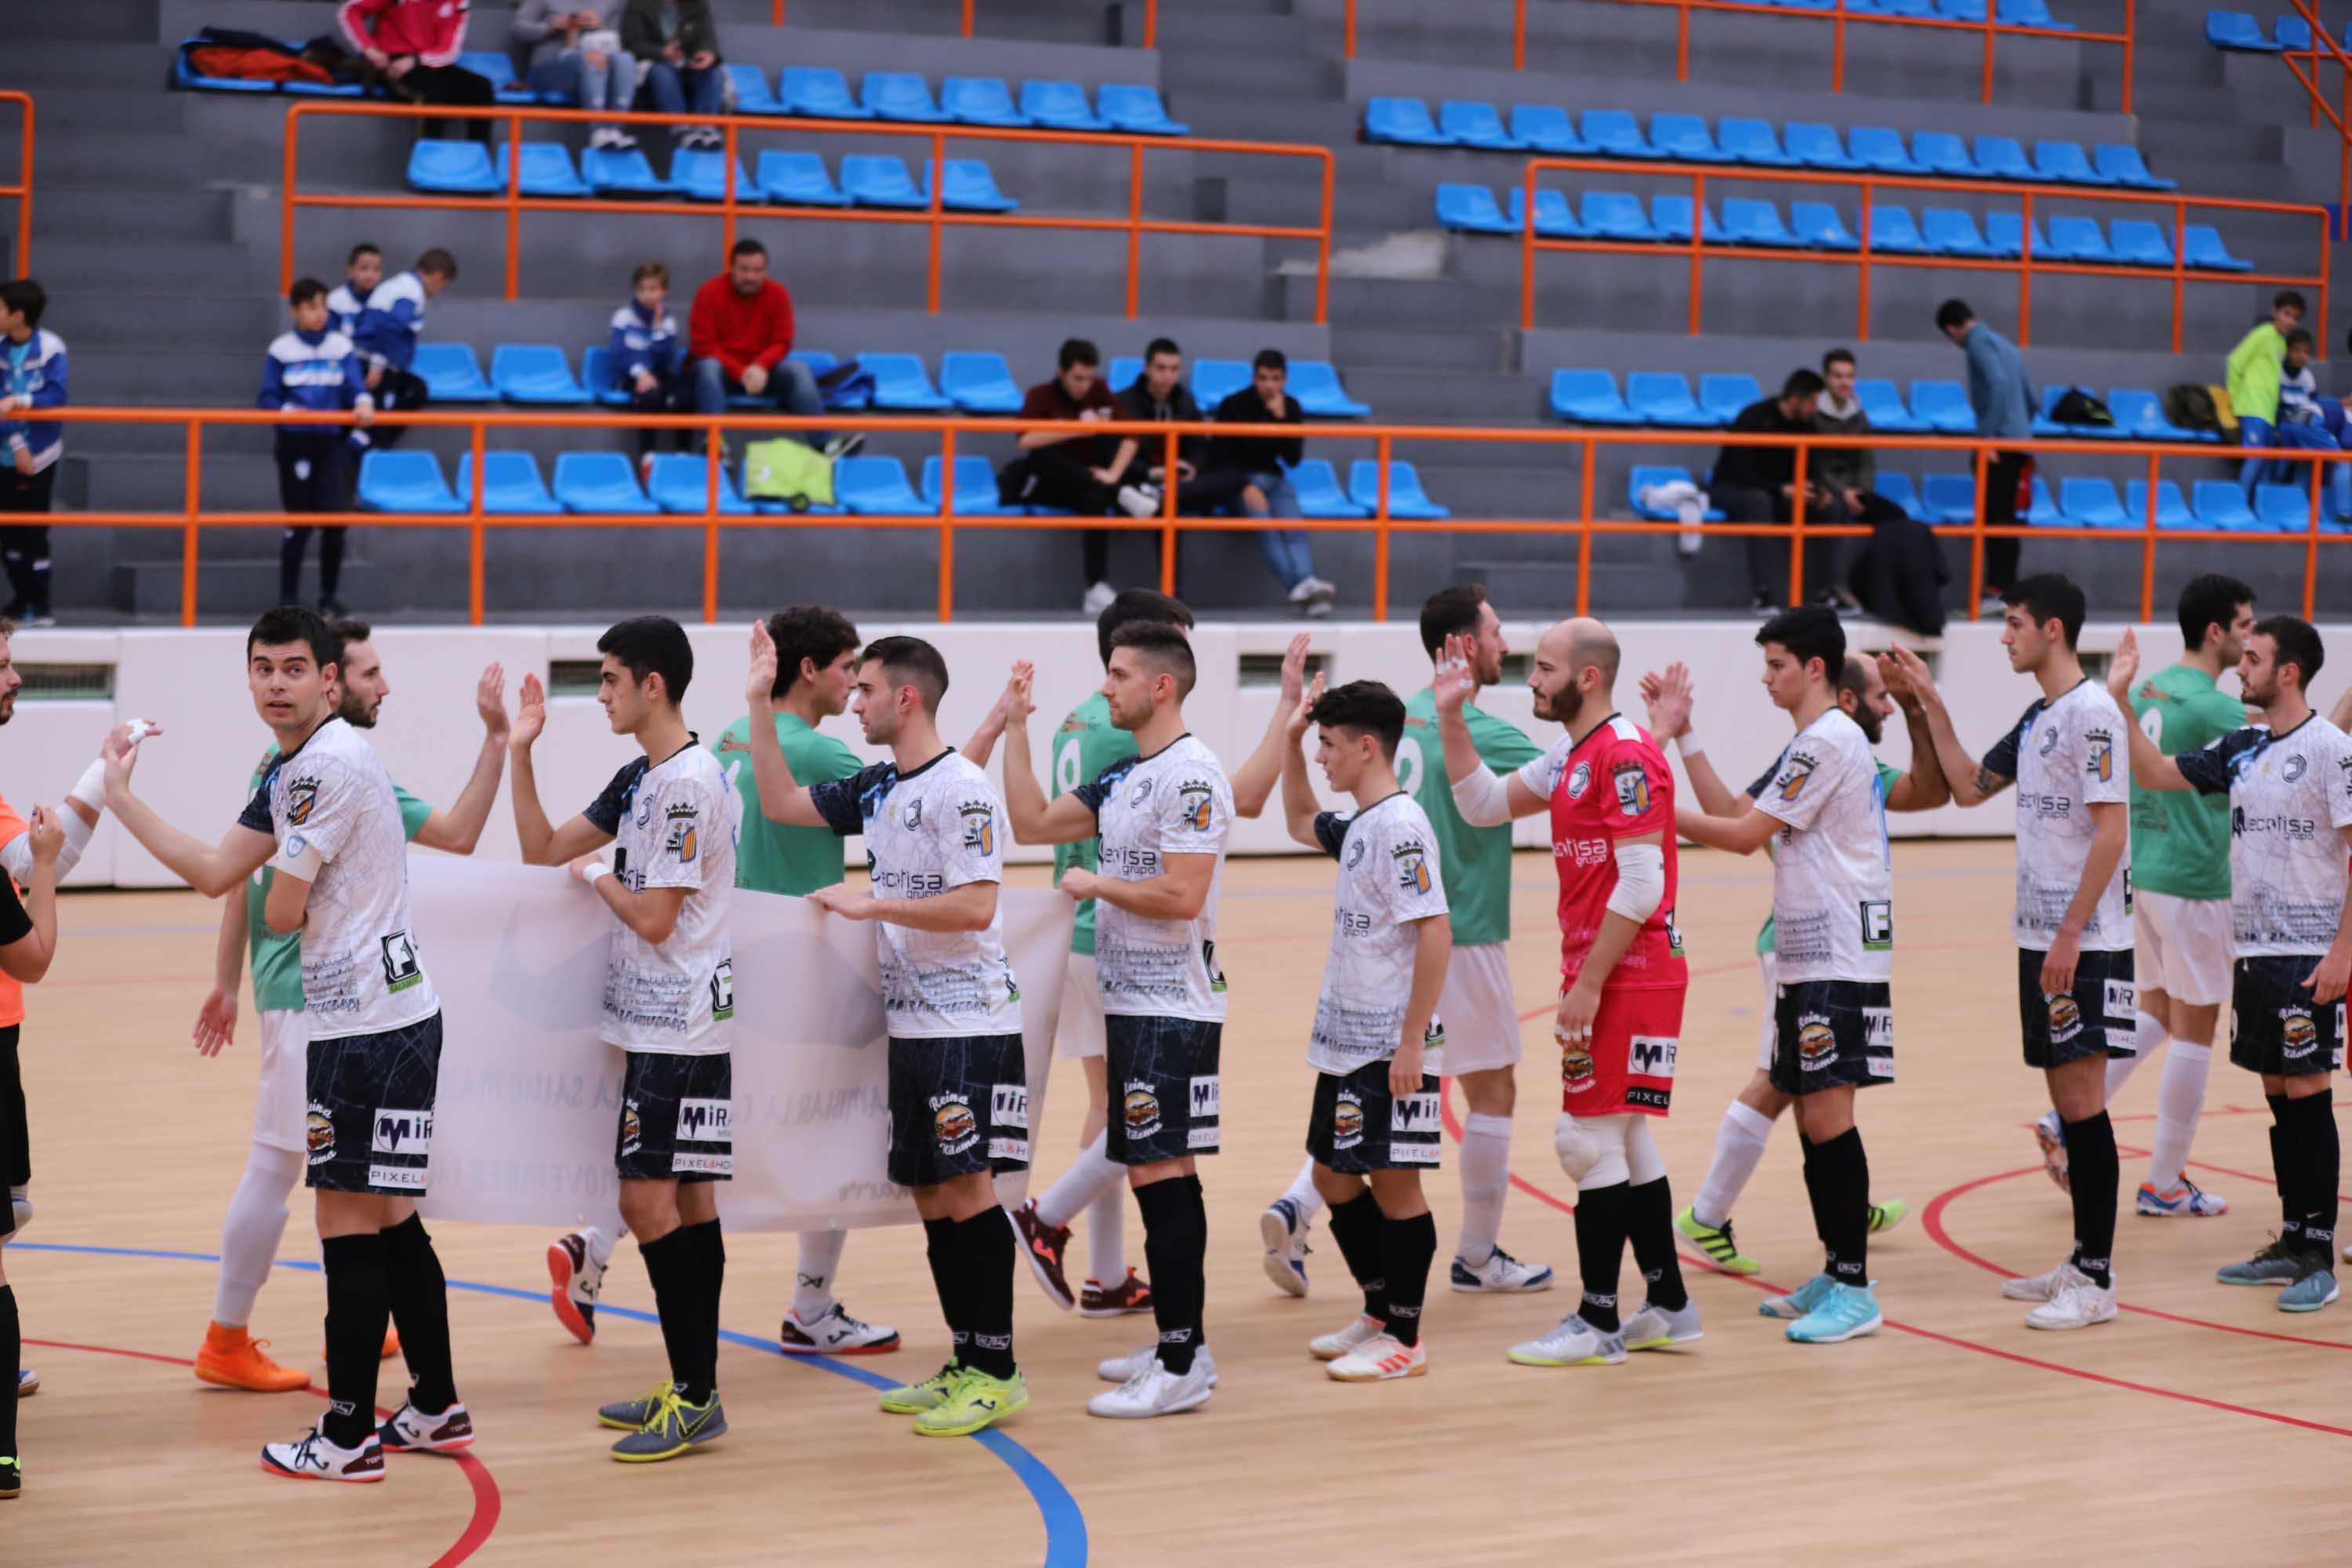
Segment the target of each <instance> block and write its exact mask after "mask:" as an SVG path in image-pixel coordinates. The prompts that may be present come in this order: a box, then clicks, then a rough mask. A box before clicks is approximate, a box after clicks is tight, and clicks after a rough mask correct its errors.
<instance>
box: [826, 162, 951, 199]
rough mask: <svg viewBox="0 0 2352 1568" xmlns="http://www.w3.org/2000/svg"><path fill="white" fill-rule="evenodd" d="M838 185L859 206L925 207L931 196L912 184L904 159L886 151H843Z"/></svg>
mask: <svg viewBox="0 0 2352 1568" xmlns="http://www.w3.org/2000/svg"><path fill="white" fill-rule="evenodd" d="M841 189H842V192H843V194H844V195H846V196H848V197H849V199H850V200H851V201H853V202H855V203H856V204H857V205H859V206H862V207H927V206H929V205H931V200H930V198H929V196H927V195H924V194H923V193H922V192H920V191H919V190H917V189H916V188H915V182H914V180H913V178H912V177H911V176H910V175H908V173H907V163H906V160H904V159H903V158H897V157H893V156H891V155H890V154H889V153H844V154H842V159H841Z"/></svg>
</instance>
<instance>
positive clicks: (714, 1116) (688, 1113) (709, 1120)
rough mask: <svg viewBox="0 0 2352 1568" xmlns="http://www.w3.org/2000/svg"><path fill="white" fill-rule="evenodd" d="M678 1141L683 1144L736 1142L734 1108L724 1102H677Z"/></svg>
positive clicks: (727, 1102)
mask: <svg viewBox="0 0 2352 1568" xmlns="http://www.w3.org/2000/svg"><path fill="white" fill-rule="evenodd" d="M677 1141H678V1142H681V1143H731V1142H734V1141H735V1113H734V1108H733V1106H732V1105H731V1104H730V1102H729V1101H727V1100H679V1101H678V1102H677Z"/></svg>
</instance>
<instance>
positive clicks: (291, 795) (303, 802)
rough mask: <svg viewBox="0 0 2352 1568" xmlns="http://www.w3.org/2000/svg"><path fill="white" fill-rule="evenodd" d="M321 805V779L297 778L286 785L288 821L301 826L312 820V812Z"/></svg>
mask: <svg viewBox="0 0 2352 1568" xmlns="http://www.w3.org/2000/svg"><path fill="white" fill-rule="evenodd" d="M318 805H319V781H318V780H317V779H296V780H295V781H294V782H293V783H292V784H288V785H287V786H286V821H287V823H288V825H289V826H294V827H299V826H302V825H303V824H304V823H306V822H308V821H310V813H311V812H313V811H315V810H317V809H318Z"/></svg>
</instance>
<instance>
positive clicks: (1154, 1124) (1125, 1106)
mask: <svg viewBox="0 0 2352 1568" xmlns="http://www.w3.org/2000/svg"><path fill="white" fill-rule="evenodd" d="M1118 1117H1119V1121H1120V1123H1121V1124H1122V1125H1123V1126H1125V1127H1126V1129H1127V1135H1128V1136H1129V1138H1149V1137H1150V1136H1151V1135H1152V1134H1153V1133H1155V1132H1157V1131H1160V1096H1159V1095H1158V1094H1157V1093H1155V1092H1154V1091H1153V1090H1152V1088H1151V1086H1150V1084H1149V1083H1146V1082H1144V1081H1142V1080H1141V1079H1129V1080H1128V1085H1127V1096H1126V1098H1125V1099H1124V1100H1120V1101H1119V1106H1118Z"/></svg>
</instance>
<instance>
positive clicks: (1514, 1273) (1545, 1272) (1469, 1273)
mask: <svg viewBox="0 0 2352 1568" xmlns="http://www.w3.org/2000/svg"><path fill="white" fill-rule="evenodd" d="M1551 1278H1552V1276H1551V1265H1550V1264H1549V1263H1522V1262H1520V1261H1519V1260H1518V1259H1517V1258H1514V1257H1512V1256H1511V1255H1510V1254H1509V1253H1507V1252H1506V1251H1504V1250H1503V1249H1502V1248H1501V1247H1496V1248H1495V1250H1494V1252H1493V1253H1492V1254H1491V1255H1490V1256H1489V1257H1488V1258H1487V1259H1486V1262H1484V1263H1481V1264H1480V1265H1478V1267H1476V1268H1471V1267H1470V1265H1468V1264H1467V1263H1465V1262H1463V1261H1462V1259H1460V1258H1455V1259H1454V1271H1453V1274H1452V1276H1451V1283H1452V1284H1453V1286H1454V1289H1456V1290H1464V1291H1484V1292H1486V1293H1488V1294H1490V1295H1496V1296H1505V1295H1517V1294H1528V1293H1532V1292H1534V1291H1537V1290H1549V1289H1551Z"/></svg>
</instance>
